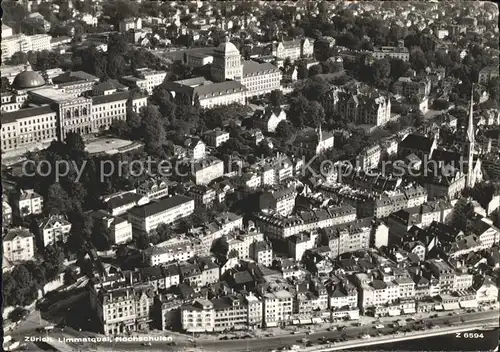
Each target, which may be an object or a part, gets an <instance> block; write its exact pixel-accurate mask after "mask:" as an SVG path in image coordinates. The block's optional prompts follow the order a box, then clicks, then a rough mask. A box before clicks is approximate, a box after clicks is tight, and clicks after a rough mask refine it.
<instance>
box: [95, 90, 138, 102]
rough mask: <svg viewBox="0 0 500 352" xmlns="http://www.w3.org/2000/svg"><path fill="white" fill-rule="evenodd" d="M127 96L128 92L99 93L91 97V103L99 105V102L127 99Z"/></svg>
mask: <svg viewBox="0 0 500 352" xmlns="http://www.w3.org/2000/svg"><path fill="white" fill-rule="evenodd" d="M129 96H130V92H118V93H114V94H108V95H99V96H96V97H92V104H93V105H99V104H107V103H113V102H116V101H120V100H127V99H128V98H129Z"/></svg>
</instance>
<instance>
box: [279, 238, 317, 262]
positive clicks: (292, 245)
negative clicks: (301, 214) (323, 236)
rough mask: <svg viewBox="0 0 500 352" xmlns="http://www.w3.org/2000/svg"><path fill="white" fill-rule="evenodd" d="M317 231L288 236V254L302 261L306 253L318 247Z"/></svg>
mask: <svg viewBox="0 0 500 352" xmlns="http://www.w3.org/2000/svg"><path fill="white" fill-rule="evenodd" d="M317 238H318V234H317V233H316V232H301V233H300V234H297V235H293V236H289V237H287V238H286V242H287V245H288V255H289V257H291V258H293V259H294V260H296V261H301V260H302V257H303V256H304V253H305V252H306V251H307V250H309V249H313V248H314V247H316V239H317Z"/></svg>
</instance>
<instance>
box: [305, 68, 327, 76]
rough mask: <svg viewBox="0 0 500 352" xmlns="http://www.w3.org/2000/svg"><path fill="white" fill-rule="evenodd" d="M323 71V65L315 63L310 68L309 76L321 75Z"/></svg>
mask: <svg viewBox="0 0 500 352" xmlns="http://www.w3.org/2000/svg"><path fill="white" fill-rule="evenodd" d="M321 73H323V71H322V68H321V65H313V66H311V67H310V68H309V71H308V76H309V77H313V76H316V75H319V74H321Z"/></svg>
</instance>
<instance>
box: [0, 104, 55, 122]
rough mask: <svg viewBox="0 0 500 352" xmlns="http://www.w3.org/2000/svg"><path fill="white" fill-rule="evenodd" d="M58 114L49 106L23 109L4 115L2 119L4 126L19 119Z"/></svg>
mask: <svg viewBox="0 0 500 352" xmlns="http://www.w3.org/2000/svg"><path fill="white" fill-rule="evenodd" d="M55 113H56V112H55V111H54V110H53V109H52V107H50V106H49V105H43V106H39V107H35V108H28V109H21V110H17V111H12V112H5V113H2V115H1V117H0V119H1V122H2V124H4V123H9V122H14V121H16V120H19V119H24V118H27V117H33V116H39V115H46V114H55Z"/></svg>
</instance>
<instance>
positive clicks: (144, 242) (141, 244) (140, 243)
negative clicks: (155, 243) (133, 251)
mask: <svg viewBox="0 0 500 352" xmlns="http://www.w3.org/2000/svg"><path fill="white" fill-rule="evenodd" d="M135 244H136V246H137V248H139V249H141V250H144V249H147V248H149V244H150V242H149V238H148V235H147V234H140V235H138V236H137V237H136V238H135Z"/></svg>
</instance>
